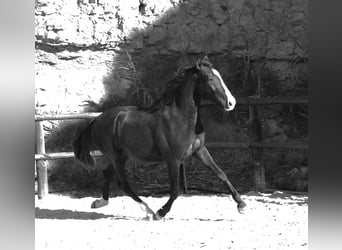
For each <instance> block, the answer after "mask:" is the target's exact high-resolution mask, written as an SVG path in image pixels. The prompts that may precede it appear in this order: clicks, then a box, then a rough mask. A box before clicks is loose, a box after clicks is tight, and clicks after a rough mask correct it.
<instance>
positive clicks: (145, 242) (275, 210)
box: [35, 192, 308, 250]
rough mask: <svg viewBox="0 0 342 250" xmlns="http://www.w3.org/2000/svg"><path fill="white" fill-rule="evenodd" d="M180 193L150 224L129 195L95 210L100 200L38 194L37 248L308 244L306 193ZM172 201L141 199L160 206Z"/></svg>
mask: <svg viewBox="0 0 342 250" xmlns="http://www.w3.org/2000/svg"><path fill="white" fill-rule="evenodd" d="M242 197H243V199H244V200H245V201H246V203H247V206H248V208H247V210H246V212H245V214H239V213H238V211H237V208H236V204H235V202H234V201H233V200H232V198H231V197H230V195H181V196H180V197H179V198H178V199H177V200H176V201H175V203H174V205H173V207H172V209H171V211H170V212H169V213H168V214H167V215H166V218H165V219H164V220H162V221H148V220H146V217H145V216H146V214H145V213H144V212H143V211H142V210H141V209H140V207H139V205H138V204H137V203H136V202H134V201H133V200H132V199H131V198H129V197H115V198H111V199H110V201H109V205H108V206H106V207H103V208H99V209H91V208H90V204H91V202H92V201H93V200H94V199H95V198H94V197H85V198H73V197H72V196H68V195H57V194H50V195H49V196H48V197H46V198H44V199H43V200H38V198H37V196H36V197H35V207H36V218H35V246H36V247H35V249H36V250H40V249H56V250H57V249H58V250H61V249H63V250H69V249H80V250H86V249H96V250H101V249H127V250H132V249H158V250H160V249H163V250H164V249H215V250H218V249H235V250H242V249H246V250H247V249H248V250H252V249H258V250H259V249H260V250H262V249H272V250H275V249H291V250H297V249H308V196H307V195H291V194H286V193H282V192H275V193H273V194H261V193H254V192H250V193H248V194H246V195H243V196H242ZM167 199H168V196H164V197H143V200H144V201H145V202H147V203H148V204H149V206H150V207H151V208H152V209H154V211H157V210H158V209H159V208H160V207H161V206H162V205H163V204H164V203H165V202H166V200H167Z"/></svg>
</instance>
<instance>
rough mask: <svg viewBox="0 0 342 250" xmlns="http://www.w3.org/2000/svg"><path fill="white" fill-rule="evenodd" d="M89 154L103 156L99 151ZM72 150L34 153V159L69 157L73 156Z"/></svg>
mask: <svg viewBox="0 0 342 250" xmlns="http://www.w3.org/2000/svg"><path fill="white" fill-rule="evenodd" d="M90 154H91V155H92V156H93V157H99V156H103V154H102V153H101V152H100V151H97V150H96V151H92V152H90ZM74 157H75V156H74V152H58V153H46V154H36V155H35V156H34V158H35V160H57V159H70V158H74Z"/></svg>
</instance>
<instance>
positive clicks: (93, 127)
mask: <svg viewBox="0 0 342 250" xmlns="http://www.w3.org/2000/svg"><path fill="white" fill-rule="evenodd" d="M201 98H205V99H209V100H212V101H214V102H216V103H218V104H220V105H222V106H223V108H224V109H225V110H226V111H230V110H233V109H234V107H235V104H236V101H235V98H234V97H233V96H232V95H231V93H230V91H229V90H228V88H227V87H226V85H225V83H224V82H223V80H222V78H221V76H220V73H219V72H218V71H217V70H215V69H214V68H212V65H211V63H210V62H209V60H208V57H207V56H205V57H204V58H202V59H198V60H197V61H196V63H195V65H194V66H193V67H189V68H186V69H185V70H184V72H183V73H181V74H178V75H177V76H176V77H175V78H174V79H172V80H170V81H169V82H168V84H167V86H166V90H165V91H164V93H163V94H162V96H161V97H160V98H159V99H158V100H156V101H155V102H154V103H153V104H152V105H151V106H150V107H148V108H139V107H136V106H122V107H114V108H112V109H110V110H108V111H106V112H103V113H102V114H101V115H100V116H98V117H97V118H95V119H94V120H92V121H91V122H90V124H89V125H88V126H87V127H86V128H85V129H84V130H83V131H82V132H80V133H79V134H78V136H77V138H76V139H75V140H74V142H73V148H74V153H75V157H76V159H77V160H79V161H80V162H81V164H82V165H83V166H85V167H89V166H94V160H93V158H92V157H91V155H90V150H91V148H92V147H93V146H95V147H97V148H98V149H99V150H100V151H101V152H102V153H103V154H104V155H105V157H106V158H107V159H108V160H109V161H110V162H111V164H109V165H108V167H107V168H106V169H104V170H103V175H104V178H105V182H104V185H103V189H102V192H103V194H102V198H101V199H97V200H95V201H94V202H93V203H92V208H98V207H102V206H105V205H107V204H108V196H109V186H110V182H111V180H112V179H113V176H114V174H115V175H116V176H117V177H118V178H117V179H118V182H119V185H120V186H121V187H122V189H123V190H124V192H125V193H126V194H127V195H129V196H130V197H132V198H133V199H134V200H135V201H137V202H138V203H139V204H141V205H142V208H143V209H144V210H145V211H146V212H147V214H148V215H151V216H152V217H153V219H155V220H159V219H161V218H163V217H164V216H165V215H166V214H167V213H168V212H169V211H170V209H171V206H172V203H173V202H174V201H175V199H176V198H177V196H178V194H179V178H180V177H179V172H180V167H181V165H182V164H183V162H184V160H185V159H186V158H187V157H189V156H191V155H194V156H195V157H197V158H198V159H199V160H200V161H201V162H202V163H203V164H204V165H205V166H207V167H209V168H210V169H211V170H212V171H213V172H214V173H215V174H216V175H217V176H218V177H219V178H220V179H221V180H222V181H223V183H224V184H225V186H226V187H227V188H228V190H229V192H230V193H231V195H232V197H233V199H234V200H235V201H236V202H237V207H238V210H239V212H241V211H242V210H243V208H244V207H245V206H246V204H245V202H244V201H243V200H242V199H241V197H240V194H239V193H238V192H237V191H236V189H235V188H234V187H233V185H232V184H231V183H230V181H229V180H228V178H227V176H226V175H225V173H224V172H223V171H222V170H221V169H220V168H219V167H218V166H217V165H216V163H215V162H214V160H213V158H212V157H211V155H210V154H209V152H208V150H207V148H206V147H205V146H204V139H205V134H204V130H203V126H202V123H201V119H200V117H199V112H198V109H199V106H200V101H201ZM129 158H131V159H134V160H138V161H144V162H166V164H167V166H168V174H169V180H170V184H171V191H170V198H169V199H168V201H167V202H166V203H165V205H164V206H163V207H162V208H160V209H159V210H158V211H157V213H154V212H153V211H152V209H151V208H150V207H149V206H148V205H147V204H146V203H145V202H143V201H142V200H141V199H140V198H139V197H138V196H137V195H136V194H135V192H134V191H133V190H132V188H131V187H130V185H129V183H128V182H127V178H126V176H125V169H124V168H125V163H126V161H127V160H128V159H129Z"/></svg>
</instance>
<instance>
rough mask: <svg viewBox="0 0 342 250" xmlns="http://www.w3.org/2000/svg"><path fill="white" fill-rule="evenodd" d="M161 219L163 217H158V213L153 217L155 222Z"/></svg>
mask: <svg viewBox="0 0 342 250" xmlns="http://www.w3.org/2000/svg"><path fill="white" fill-rule="evenodd" d="M162 219H163V217H162V216H160V215H159V213H158V212H157V213H155V214H154V215H153V220H157V221H159V220H162Z"/></svg>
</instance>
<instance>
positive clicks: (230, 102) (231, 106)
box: [212, 69, 236, 111]
mask: <svg viewBox="0 0 342 250" xmlns="http://www.w3.org/2000/svg"><path fill="white" fill-rule="evenodd" d="M212 70H213V74H214V75H215V76H217V78H218V79H220V83H221V85H222V88H223V89H224V93H225V94H226V97H227V107H228V108H226V109H225V110H226V111H230V110H233V109H234V108H235V104H236V100H235V97H234V96H233V95H232V94H231V93H230V91H229V89H228V88H227V86H226V84H225V83H224V81H223V79H222V77H221V75H220V73H219V72H218V71H217V70H216V69H212Z"/></svg>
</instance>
